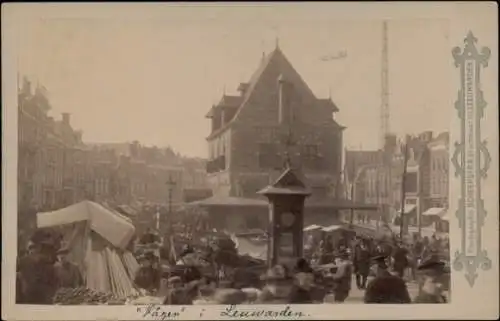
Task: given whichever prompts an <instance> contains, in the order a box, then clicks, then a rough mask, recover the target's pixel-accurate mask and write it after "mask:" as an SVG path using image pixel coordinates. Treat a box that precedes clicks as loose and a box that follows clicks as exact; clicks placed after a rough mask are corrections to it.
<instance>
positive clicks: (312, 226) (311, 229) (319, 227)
mask: <svg viewBox="0 0 500 321" xmlns="http://www.w3.org/2000/svg"><path fill="white" fill-rule="evenodd" d="M321 228H322V227H321V226H319V225H316V224H312V225H309V226H308V227H306V228H304V232H309V231H316V230H319V229H321Z"/></svg>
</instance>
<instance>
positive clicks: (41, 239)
mask: <svg viewBox="0 0 500 321" xmlns="http://www.w3.org/2000/svg"><path fill="white" fill-rule="evenodd" d="M68 252H69V249H68V248H67V247H65V246H64V245H63V244H62V235H60V234H57V233H45V232H41V231H40V232H38V233H35V234H34V235H33V237H32V238H31V240H30V242H29V243H28V246H27V249H26V251H21V253H20V254H19V256H18V260H17V273H16V302H17V303H21V304H52V298H53V296H54V295H55V293H56V292H57V290H58V289H60V288H77V287H79V286H82V285H83V283H84V282H83V277H82V275H81V273H80V270H79V268H78V266H77V265H76V264H74V263H72V262H70V261H69V260H68Z"/></svg>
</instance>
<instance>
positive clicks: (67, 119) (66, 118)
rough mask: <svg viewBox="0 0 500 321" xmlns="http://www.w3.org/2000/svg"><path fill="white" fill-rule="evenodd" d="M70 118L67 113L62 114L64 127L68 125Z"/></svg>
mask: <svg viewBox="0 0 500 321" xmlns="http://www.w3.org/2000/svg"><path fill="white" fill-rule="evenodd" d="M70 120H71V116H70V114H69V113H62V121H63V123H64V124H65V125H68V126H69V125H70Z"/></svg>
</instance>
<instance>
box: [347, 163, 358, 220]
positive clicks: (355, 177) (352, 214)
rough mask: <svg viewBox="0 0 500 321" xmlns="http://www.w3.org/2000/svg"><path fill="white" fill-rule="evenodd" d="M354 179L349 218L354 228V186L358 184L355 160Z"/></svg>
mask: <svg viewBox="0 0 500 321" xmlns="http://www.w3.org/2000/svg"><path fill="white" fill-rule="evenodd" d="M353 164H354V166H353V171H352V172H353V178H352V183H351V203H352V204H351V216H350V217H349V227H350V228H352V226H353V223H354V185H355V184H356V179H357V168H356V162H355V161H354V160H353Z"/></svg>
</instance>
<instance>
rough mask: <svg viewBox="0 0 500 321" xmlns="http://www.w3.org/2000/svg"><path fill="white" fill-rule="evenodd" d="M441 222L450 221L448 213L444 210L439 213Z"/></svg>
mask: <svg viewBox="0 0 500 321" xmlns="http://www.w3.org/2000/svg"><path fill="white" fill-rule="evenodd" d="M440 218H441V219H442V220H443V221H449V220H450V212H449V211H448V210H447V209H446V210H444V211H443V212H442V213H441V217H440Z"/></svg>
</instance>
